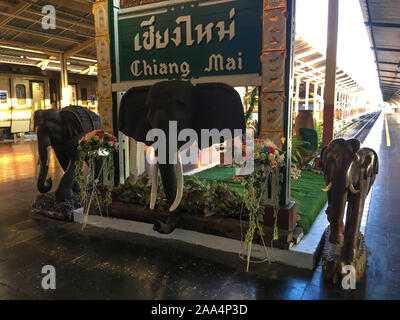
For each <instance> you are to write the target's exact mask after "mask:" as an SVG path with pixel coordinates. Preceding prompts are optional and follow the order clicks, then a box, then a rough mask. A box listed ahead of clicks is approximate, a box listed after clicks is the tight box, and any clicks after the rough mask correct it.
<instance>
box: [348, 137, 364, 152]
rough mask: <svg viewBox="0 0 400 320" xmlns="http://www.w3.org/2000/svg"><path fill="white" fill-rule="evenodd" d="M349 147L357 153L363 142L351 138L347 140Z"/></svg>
mask: <svg viewBox="0 0 400 320" xmlns="http://www.w3.org/2000/svg"><path fill="white" fill-rule="evenodd" d="M346 145H347V147H348V148H349V149H350V151H351V152H353V153H356V152H357V151H358V150H360V147H361V143H360V141H359V140H357V139H349V140H347V141H346Z"/></svg>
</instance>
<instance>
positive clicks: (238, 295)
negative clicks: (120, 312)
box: [0, 115, 400, 299]
mask: <svg viewBox="0 0 400 320" xmlns="http://www.w3.org/2000/svg"><path fill="white" fill-rule="evenodd" d="M387 119H388V123H389V131H390V134H391V136H392V145H391V147H390V148H388V147H387V146H386V134H385V131H384V130H383V132H382V137H380V139H381V140H382V144H381V147H380V150H379V156H380V162H381V166H380V172H379V175H378V176H377V179H376V182H375V185H374V189H373V194H372V198H371V211H372V214H370V217H369V219H368V225H367V234H366V240H367V246H368V269H367V272H366V275H365V276H364V278H363V279H362V281H361V282H360V283H359V284H358V285H357V289H356V290H350V291H344V290H341V289H338V288H334V287H332V286H331V285H328V284H326V283H324V282H323V281H322V279H321V265H320V262H319V263H318V266H317V267H316V269H315V270H314V271H308V270H301V269H297V268H293V267H288V266H284V265H280V264H276V263H271V264H268V263H263V264H253V265H251V268H250V272H249V273H246V272H245V268H246V264H245V262H244V261H242V260H240V258H239V257H236V256H231V255H228V254H224V253H221V252H218V251H213V250H209V249H205V248H202V247H199V246H193V245H187V244H182V243H180V242H171V241H164V240H161V239H153V238H147V237H144V236H140V235H134V234H126V233H122V232H118V231H112V230H104V229H97V228H95V227H90V226H89V227H87V228H86V229H85V230H84V231H81V229H80V225H78V224H75V223H64V222H60V221H55V220H50V219H46V218H44V217H39V216H35V215H33V214H31V212H30V206H31V204H32V202H33V200H34V199H35V197H36V195H37V194H38V192H37V191H36V190H37V189H36V176H37V173H38V166H37V165H36V163H37V156H36V154H37V148H36V142H34V141H33V142H20V143H11V142H10V143H0V299H399V298H400V268H399V266H400V250H399V243H400V232H399V231H400V212H399V208H400V203H399V201H400V198H399V197H398V196H397V194H396V192H397V191H398V190H400V185H399V184H400V167H399V166H400V163H399V161H398V159H399V158H400V151H399V147H400V145H399V143H400V130H399V125H400V121H399V118H398V117H396V115H388V118H387ZM60 174H61V168H60V167H59V165H58V164H57V161H56V160H55V158H54V156H53V157H52V161H51V167H50V175H51V176H52V177H53V180H54V181H53V182H54V184H53V186H56V185H57V184H58V181H59V178H60ZM396 190H397V191H396ZM44 265H52V266H54V267H55V269H56V289H55V290H44V289H43V288H42V286H41V281H42V277H43V276H44V275H43V274H42V273H41V270H42V267H43V266H44Z"/></svg>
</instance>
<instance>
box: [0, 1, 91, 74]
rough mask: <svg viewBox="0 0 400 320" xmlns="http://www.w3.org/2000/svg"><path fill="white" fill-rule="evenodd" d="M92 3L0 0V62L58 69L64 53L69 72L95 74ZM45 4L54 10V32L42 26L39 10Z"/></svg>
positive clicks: (40, 11) (42, 14) (41, 15)
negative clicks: (51, 6)
mask: <svg viewBox="0 0 400 320" xmlns="http://www.w3.org/2000/svg"><path fill="white" fill-rule="evenodd" d="M93 2H94V0H68V1H65V0H52V1H51V2H50V3H49V1H42V0H0V63H11V64H24V65H32V66H37V67H41V68H42V69H49V70H59V69H60V53H64V54H65V56H66V57H68V66H67V68H68V71H69V72H73V73H82V74H96V72H97V68H96V62H97V60H96V48H95V41H94V39H95V33H94V18H93V14H92V7H93ZM49 4H51V5H53V6H54V7H55V9H56V29H43V27H42V18H43V17H44V16H45V15H46V14H45V13H42V8H43V7H44V6H45V5H49ZM45 12H46V11H45Z"/></svg>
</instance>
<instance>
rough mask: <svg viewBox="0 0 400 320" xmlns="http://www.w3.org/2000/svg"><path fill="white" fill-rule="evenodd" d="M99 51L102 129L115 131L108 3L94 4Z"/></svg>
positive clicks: (98, 76)
mask: <svg viewBox="0 0 400 320" xmlns="http://www.w3.org/2000/svg"><path fill="white" fill-rule="evenodd" d="M93 15H94V25H95V31H96V51H97V92H98V93H97V94H98V97H97V101H98V108H99V113H100V121H101V129H103V130H105V131H108V132H110V133H113V110H112V108H113V104H112V93H111V92H112V90H111V62H110V38H109V24H108V3H107V1H98V2H95V3H94V4H93Z"/></svg>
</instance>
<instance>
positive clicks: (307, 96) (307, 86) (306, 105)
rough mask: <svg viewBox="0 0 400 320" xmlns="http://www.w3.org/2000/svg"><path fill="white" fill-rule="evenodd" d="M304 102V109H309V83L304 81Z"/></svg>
mask: <svg viewBox="0 0 400 320" xmlns="http://www.w3.org/2000/svg"><path fill="white" fill-rule="evenodd" d="M305 98H306V101H305V109H306V110H310V109H309V103H310V81H306V96H305Z"/></svg>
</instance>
